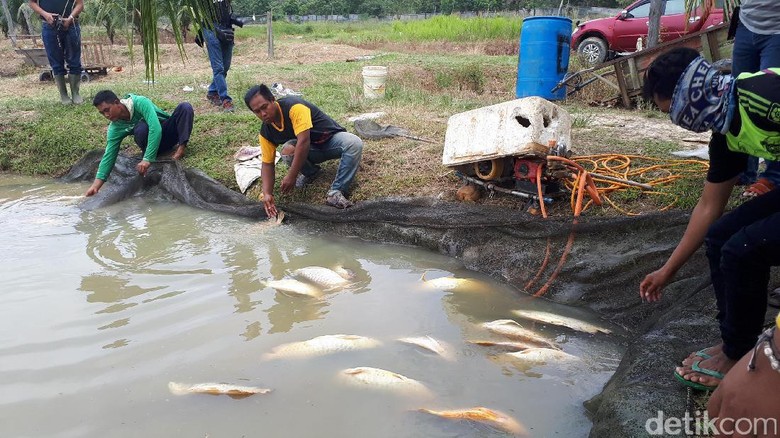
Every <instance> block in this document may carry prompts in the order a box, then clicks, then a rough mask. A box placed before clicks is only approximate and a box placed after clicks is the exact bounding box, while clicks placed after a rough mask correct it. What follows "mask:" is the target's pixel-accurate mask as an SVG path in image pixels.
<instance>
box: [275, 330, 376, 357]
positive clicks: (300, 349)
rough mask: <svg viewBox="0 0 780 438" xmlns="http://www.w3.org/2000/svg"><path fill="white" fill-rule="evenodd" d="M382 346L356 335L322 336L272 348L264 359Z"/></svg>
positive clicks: (310, 355) (370, 339) (374, 340)
mask: <svg viewBox="0 0 780 438" xmlns="http://www.w3.org/2000/svg"><path fill="white" fill-rule="evenodd" d="M380 345H382V343H381V342H379V341H378V340H376V339H373V338H367V337H365V336H357V335H324V336H317V337H316V338H312V339H309V340H308V341H301V342H291V343H289V344H282V345H279V346H277V347H274V348H273V349H272V350H271V351H270V352H269V353H266V354H265V355H264V356H263V358H264V359H267V360H268V359H279V358H302V357H314V356H324V355H326V354H331V353H338V352H341V351H353V350H365V349H368V348H374V347H378V346H380Z"/></svg>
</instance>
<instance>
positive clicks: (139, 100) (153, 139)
mask: <svg viewBox="0 0 780 438" xmlns="http://www.w3.org/2000/svg"><path fill="white" fill-rule="evenodd" d="M119 101H120V102H121V103H122V104H123V105H125V106H126V107H127V109H128V111H130V120H117V121H115V122H111V123H109V125H108V134H107V135H106V138H107V140H106V151H105V152H104V153H103V158H102V159H101V160H100V166H98V171H97V175H96V176H95V177H96V178H97V179H100V180H103V181H105V180H107V179H108V175H110V174H111V170H112V169H113V168H114V163H115V162H116V157H117V155H119V145H120V144H121V143H122V140H124V138H125V137H127V136H128V135H132V134H133V129H135V126H136V125H137V124H138V122H140V121H141V120H143V121H145V122H146V124H147V125H148V126H149V139H148V141H147V143H146V152H144V160H146V161H148V162H150V163H153V162H154V161H155V158H156V157H157V150H158V149H159V148H160V138H162V125H161V124H160V122H163V121H165V120H167V119H168V117H170V114H168V113H166V112H165V111H163V110H161V109H160V108H158V107H157V105H155V104H154V103H152V101H151V100H149V98H148V97H144V96H137V95H135V94H128V95H126V96H125V98H124V99H120V100H119Z"/></svg>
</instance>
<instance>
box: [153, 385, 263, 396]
mask: <svg viewBox="0 0 780 438" xmlns="http://www.w3.org/2000/svg"><path fill="white" fill-rule="evenodd" d="M168 389H169V390H170V391H171V393H172V394H175V395H184V394H213V395H229V396H230V397H233V398H244V397H249V396H250V395H255V394H268V393H269V392H271V390H270V389H267V388H258V387H255V386H240V385H231V384H229V383H196V384H189V383H177V382H168Z"/></svg>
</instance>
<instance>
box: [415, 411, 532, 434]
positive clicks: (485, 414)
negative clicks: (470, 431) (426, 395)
mask: <svg viewBox="0 0 780 438" xmlns="http://www.w3.org/2000/svg"><path fill="white" fill-rule="evenodd" d="M419 411H420V412H425V413H426V414H431V415H436V416H437V417H441V418H448V419H452V420H468V421H474V422H477V423H482V424H485V425H487V426H490V427H492V428H494V429H498V430H501V431H503V432H507V433H510V434H512V435H515V436H527V435H528V431H527V430H526V428H525V427H524V426H523V425H522V424H520V423H519V422H518V421H517V420H515V419H514V418H512V417H510V416H509V415H507V414H505V413H503V412H500V411H495V410H493V409H488V408H484V407H481V406H480V407H476V408H469V409H455V410H451V411H434V410H431V409H420V410H419Z"/></svg>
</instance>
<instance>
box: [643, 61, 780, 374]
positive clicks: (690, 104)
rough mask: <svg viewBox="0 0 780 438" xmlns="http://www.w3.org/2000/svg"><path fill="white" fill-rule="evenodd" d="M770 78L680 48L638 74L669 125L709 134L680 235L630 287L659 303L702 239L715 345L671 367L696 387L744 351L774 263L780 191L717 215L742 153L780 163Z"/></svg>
mask: <svg viewBox="0 0 780 438" xmlns="http://www.w3.org/2000/svg"><path fill="white" fill-rule="evenodd" d="M778 73H780V69H771V70H765V71H761V72H758V73H742V74H741V75H739V77H737V78H734V77H732V76H731V75H728V74H723V73H722V72H721V71H719V70H718V69H716V68H714V67H712V66H711V65H710V63H709V62H707V61H706V60H705V59H704V58H703V57H701V56H699V53H698V52H696V51H695V50H693V49H689V48H678V49H673V50H670V51H668V52H666V53H664V54H662V55H660V56H659V57H658V58H657V59H656V60H655V61H653V63H652V64H651V65H650V67H649V68H648V69H647V72H646V73H645V83H644V87H643V94H644V95H645V97H646V98H648V99H652V100H653V101H654V102H655V104H656V105H657V106H658V107H659V109H661V110H662V111H664V112H668V113H669V114H670V118H671V120H672V122H673V123H674V124H676V125H678V126H681V127H683V128H686V129H688V130H691V131H695V132H704V131H706V130H711V131H712V137H711V139H710V145H709V155H710V168H709V170H708V172H707V178H706V182H705V183H704V191H703V193H702V196H701V197H700V198H699V201H698V202H697V204H696V207H695V208H694V209H693V212H692V214H691V218H690V220H689V221H688V226H687V228H686V230H685V232H684V234H683V237H682V239H681V240H680V243H679V244H678V245H677V247H676V248H675V249H674V251H673V252H672V254H671V256H670V257H669V259H668V260H667V261H666V263H665V264H664V265H663V266H662V267H661V268H660V269H658V270H656V271H654V272H651V273H650V274H648V275H647V276H646V277H645V278H644V280H643V281H642V283H641V284H640V286H639V293H640V296H641V297H642V298H643V299H644V300H647V301H649V302H655V301H658V300H659V299H660V298H661V292H662V290H663V288H664V286H666V284H667V283H669V282H670V281H671V279H672V278H673V277H674V275H675V274H676V273H677V271H678V270H679V269H680V267H682V266H683V265H684V264H685V263H686V262H687V261H688V259H690V258H691V256H692V255H693V253H694V252H695V251H696V250H698V248H699V247H700V246H701V244H702V243H703V242H706V244H707V251H706V255H707V258H708V260H709V264H710V276H711V279H712V285H713V289H714V290H715V297H716V303H717V306H718V315H717V319H718V321H719V324H720V333H721V338H722V341H723V343H722V344H720V345H716V346H713V347H710V348H705V349H703V350H700V351H698V352H695V353H692V354H691V355H690V356H689V357H688V358H687V359H686V360H685V361H683V366H681V367H678V368H677V369H676V370H675V371H676V372H675V376H676V377H677V378H678V379H679V380H681V381H682V382H683V383H685V384H687V385H690V386H693V387H695V388H699V389H713V388H715V387H716V386H717V385H718V383H719V382H720V381H721V380H722V379H723V375H724V374H725V373H726V372H728V370H729V369H731V367H732V366H734V364H735V363H736V361H738V360H739V359H740V358H741V357H742V356H743V355H744V354H745V353H747V352H748V351H750V349H751V348H752V347H753V345H754V344H755V342H756V339H757V338H758V335H759V334H760V333H761V326H762V324H763V321H764V314H765V312H766V308H767V285H768V282H769V271H770V268H771V267H772V266H777V265H780V233H778V232H777V230H779V229H780V190H773V191H771V192H769V193H767V194H765V195H763V196H759V197H757V198H753V199H751V200H749V201H747V202H745V203H744V204H742V205H740V206H739V207H737V208H736V209H734V210H733V211H731V212H729V213H728V214H725V215H723V211H724V210H725V207H726V204H727V202H728V199H729V196H730V194H731V192H732V190H733V188H734V185H735V184H736V182H737V179H738V178H739V175H740V174H741V173H742V172H743V171H744V170H745V166H746V163H747V157H748V155H753V156H759V157H765V158H769V159H778V158H780V75H778ZM721 215H722V216H721Z"/></svg>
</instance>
